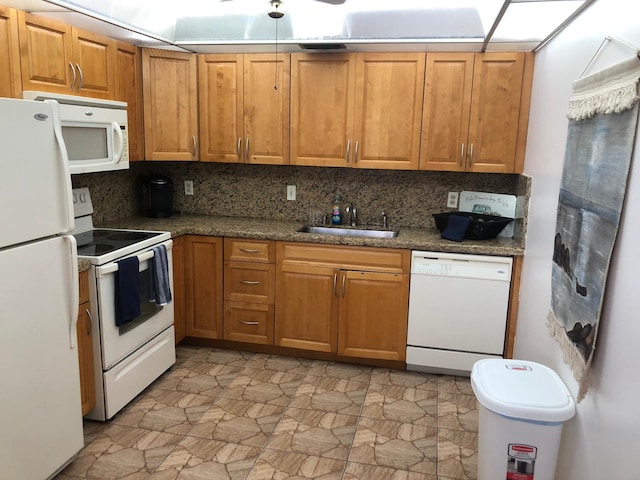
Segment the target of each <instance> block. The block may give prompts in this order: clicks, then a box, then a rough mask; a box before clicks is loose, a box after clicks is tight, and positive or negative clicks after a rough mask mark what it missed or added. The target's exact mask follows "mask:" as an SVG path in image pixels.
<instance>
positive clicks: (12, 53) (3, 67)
mask: <svg viewBox="0 0 640 480" xmlns="http://www.w3.org/2000/svg"><path fill="white" fill-rule="evenodd" d="M0 97H14V98H22V81H21V79H20V47H19V45H18V14H17V12H16V10H14V9H13V8H8V7H3V6H0Z"/></svg>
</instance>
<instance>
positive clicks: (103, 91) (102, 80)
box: [71, 28, 116, 98]
mask: <svg viewBox="0 0 640 480" xmlns="http://www.w3.org/2000/svg"><path fill="white" fill-rule="evenodd" d="M71 32H72V39H73V58H74V61H75V67H76V76H77V77H76V85H75V91H76V92H77V93H78V94H80V95H85V96H88V97H97V98H113V97H114V92H115V86H114V83H115V78H116V73H115V43H116V42H115V40H113V39H111V38H107V37H103V36H102V35H97V34H95V33H91V32H86V31H84V30H80V29H77V28H73V29H72V30H71Z"/></svg>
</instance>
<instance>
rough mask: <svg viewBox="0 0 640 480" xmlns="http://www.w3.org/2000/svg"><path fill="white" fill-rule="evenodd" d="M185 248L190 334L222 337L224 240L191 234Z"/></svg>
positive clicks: (215, 337) (187, 320) (187, 328)
mask: <svg viewBox="0 0 640 480" xmlns="http://www.w3.org/2000/svg"><path fill="white" fill-rule="evenodd" d="M183 248H184V286H185V320H186V334H187V335H188V336H190V337H200V338H212V339H219V338H222V337H223V330H222V306H223V303H222V302H223V300H222V264H223V257H222V251H223V239H222V238H221V237H207V236H199V235H187V236H185V237H183Z"/></svg>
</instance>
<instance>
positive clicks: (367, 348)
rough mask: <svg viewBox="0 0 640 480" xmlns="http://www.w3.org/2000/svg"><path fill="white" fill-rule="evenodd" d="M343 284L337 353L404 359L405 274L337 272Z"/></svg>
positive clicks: (406, 303)
mask: <svg viewBox="0 0 640 480" xmlns="http://www.w3.org/2000/svg"><path fill="white" fill-rule="evenodd" d="M340 275H341V277H342V279H341V282H340V283H341V284H343V285H344V288H343V289H342V295H341V296H340V308H339V317H338V325H339V330H338V354H339V355H344V356H347V357H364V358H378V359H384V360H404V359H405V352H406V348H407V315H408V306H409V303H408V298H409V275H408V274H398V273H377V272H362V271H344V272H340Z"/></svg>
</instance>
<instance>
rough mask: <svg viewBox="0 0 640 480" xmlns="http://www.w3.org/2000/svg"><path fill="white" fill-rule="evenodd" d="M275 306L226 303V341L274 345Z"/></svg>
mask: <svg viewBox="0 0 640 480" xmlns="http://www.w3.org/2000/svg"><path fill="white" fill-rule="evenodd" d="M273 310H274V307H273V305H266V304H263V303H249V302H224V339H225V340H233V341H236V342H247V343H259V344H262V345H273V319H274V312H273Z"/></svg>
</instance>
